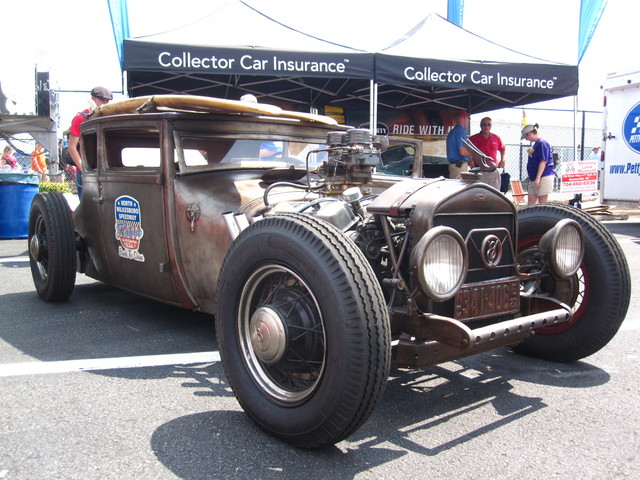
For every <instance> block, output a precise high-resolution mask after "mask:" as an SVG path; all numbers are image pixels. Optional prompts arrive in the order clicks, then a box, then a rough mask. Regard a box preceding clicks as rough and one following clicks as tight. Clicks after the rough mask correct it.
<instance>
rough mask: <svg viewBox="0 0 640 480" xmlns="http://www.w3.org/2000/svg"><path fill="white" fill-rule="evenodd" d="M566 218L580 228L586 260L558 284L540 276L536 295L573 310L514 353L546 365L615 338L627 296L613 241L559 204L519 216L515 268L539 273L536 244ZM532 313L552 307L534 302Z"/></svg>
mask: <svg viewBox="0 0 640 480" xmlns="http://www.w3.org/2000/svg"><path fill="white" fill-rule="evenodd" d="M563 218H571V219H573V220H575V221H576V222H578V223H579V224H580V226H581V227H582V230H583V232H584V239H585V255H584V259H583V262H582V265H581V266H580V268H579V269H578V272H577V273H576V275H574V276H573V277H572V278H570V279H561V278H558V277H555V276H554V275H553V274H551V273H545V275H544V276H543V277H542V279H541V281H540V286H539V289H538V291H537V292H536V293H537V294H540V295H548V296H550V297H553V298H555V299H557V300H560V301H561V302H564V303H566V304H567V305H569V306H570V307H572V309H573V311H574V314H573V318H572V320H571V321H570V322H569V323H566V324H562V325H558V326H554V327H546V328H541V329H537V330H536V331H535V335H533V336H531V337H529V338H527V339H526V340H525V341H523V342H522V343H521V344H520V345H518V346H517V347H515V350H516V351H517V352H519V353H523V354H525V355H530V356H534V357H538V358H543V359H546V360H553V361H559V362H571V361H575V360H579V359H581V358H584V357H587V356H589V355H592V354H593V353H595V352H597V351H598V350H600V349H601V348H603V347H604V346H605V345H606V344H607V343H608V342H609V341H610V340H611V339H612V338H613V337H614V335H615V334H616V332H617V331H618V329H619V328H620V324H621V323H622V321H623V320H624V317H625V315H626V313H627V309H628V306H629V299H630V295H631V276H630V273H629V267H628V265H627V261H626V258H625V256H624V253H623V252H622V249H621V247H620V245H619V244H618V242H617V241H616V239H615V237H614V236H613V235H612V234H611V232H609V230H607V229H606V228H605V227H604V226H603V225H602V224H601V223H600V222H598V221H597V220H595V219H594V218H592V217H591V216H590V215H588V214H586V213H584V212H583V211H582V210H580V209H577V208H574V207H571V206H568V205H563V204H549V203H545V204H541V205H535V206H531V207H526V208H524V209H522V210H520V212H519V225H518V235H519V239H518V252H519V253H518V263H519V264H520V267H521V269H522V270H523V271H524V272H528V271H529V272H530V271H535V270H536V269H537V270H539V269H540V268H541V264H542V262H541V260H540V254H539V252H538V248H537V245H538V242H539V240H540V238H541V237H542V235H544V234H545V233H546V232H547V231H548V230H550V229H551V228H552V227H553V226H554V225H555V224H556V223H557V222H558V221H559V220H561V219H563ZM533 307H534V311H535V310H538V311H544V310H549V309H551V308H553V305H552V303H551V302H545V301H544V300H535V301H534V303H533Z"/></svg>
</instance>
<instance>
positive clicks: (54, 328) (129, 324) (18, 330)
mask: <svg viewBox="0 0 640 480" xmlns="http://www.w3.org/2000/svg"><path fill="white" fill-rule="evenodd" d="M27 265H28V264H27ZM0 304H1V305H2V307H1V308H0V315H1V316H2V321H0V340H2V341H4V342H7V343H8V344H9V345H11V346H12V347H13V348H15V349H17V350H19V351H20V352H22V353H23V354H25V355H27V356H29V357H33V358H35V359H37V360H40V361H48V362H53V361H64V360H83V359H100V358H115V357H128V356H145V355H166V354H174V353H190V352H204V351H212V350H216V349H217V343H216V340H215V328H214V322H213V316H211V315H205V314H203V313H198V312H192V311H189V310H184V309H181V308H177V307H172V306H169V305H165V304H162V303H159V302H155V301H153V300H149V299H145V298H142V297H140V296H138V295H134V294H132V293H128V292H125V291H122V290H118V289H115V288H112V287H109V286H107V285H105V284H103V283H100V282H93V283H87V284H80V285H76V287H75V290H74V293H73V295H72V296H71V298H70V299H69V300H68V301H64V302H55V303H47V302H44V301H42V300H40V299H39V297H38V296H37V294H36V293H35V291H34V292H19V293H7V294H4V295H0ZM120 372H123V371H120Z"/></svg>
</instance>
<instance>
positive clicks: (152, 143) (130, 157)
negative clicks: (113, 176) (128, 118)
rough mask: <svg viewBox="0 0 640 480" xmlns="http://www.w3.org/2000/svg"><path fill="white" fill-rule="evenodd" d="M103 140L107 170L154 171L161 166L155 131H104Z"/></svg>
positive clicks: (158, 135) (158, 140)
mask: <svg viewBox="0 0 640 480" xmlns="http://www.w3.org/2000/svg"><path fill="white" fill-rule="evenodd" d="M104 140H105V150H106V159H105V160H106V163H107V165H106V167H107V168H108V169H124V168H126V169H131V170H133V169H137V170H141V171H149V170H153V171H156V170H158V169H159V168H160V165H161V164H162V150H161V149H160V133H159V132H158V131H157V130H152V129H144V130H143V129H136V130H106V131H105V134H104Z"/></svg>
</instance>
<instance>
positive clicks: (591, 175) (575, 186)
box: [560, 160, 600, 193]
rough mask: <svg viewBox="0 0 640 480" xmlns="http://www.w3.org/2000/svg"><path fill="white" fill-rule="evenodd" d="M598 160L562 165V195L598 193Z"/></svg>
mask: <svg viewBox="0 0 640 480" xmlns="http://www.w3.org/2000/svg"><path fill="white" fill-rule="evenodd" d="M599 163H600V162H599V161H598V160H585V161H582V162H566V163H563V164H562V183H561V184H560V191H561V192H562V193H592V192H596V191H598V164H599Z"/></svg>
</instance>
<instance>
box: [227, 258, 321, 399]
mask: <svg viewBox="0 0 640 480" xmlns="http://www.w3.org/2000/svg"><path fill="white" fill-rule="evenodd" d="M238 338H239V340H240V344H241V348H242V351H243V352H244V355H245V362H246V364H247V366H248V368H249V371H250V373H251V375H252V377H253V379H254V380H255V381H256V382H257V383H258V384H259V385H260V388H261V389H263V390H264V391H265V392H267V393H268V394H269V396H270V397H271V398H273V399H275V400H277V401H281V402H283V403H284V404H290V405H294V404H297V403H300V402H302V401H304V400H305V399H306V398H307V397H308V396H309V395H311V394H312V393H313V392H314V390H315V388H316V386H317V385H318V381H319V380H320V378H321V377H322V373H323V370H324V362H325V341H326V340H325V329H324V320H323V318H322V312H321V310H320V306H319V305H318V301H317V300H316V298H315V297H314V295H313V292H311V291H310V289H309V287H308V286H307V285H306V283H305V282H304V281H303V280H302V279H301V278H300V277H299V276H297V275H296V274H295V273H293V271H291V270H289V269H288V268H285V267H282V266H279V265H265V266H264V267H261V268H259V269H257V270H256V271H255V272H253V273H252V274H251V276H250V277H249V279H247V283H246V285H245V288H244V289H243V291H242V294H241V296H240V308H239V322H238Z"/></svg>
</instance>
